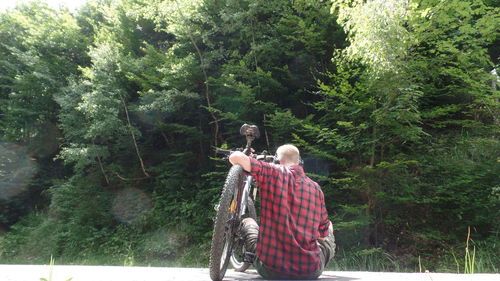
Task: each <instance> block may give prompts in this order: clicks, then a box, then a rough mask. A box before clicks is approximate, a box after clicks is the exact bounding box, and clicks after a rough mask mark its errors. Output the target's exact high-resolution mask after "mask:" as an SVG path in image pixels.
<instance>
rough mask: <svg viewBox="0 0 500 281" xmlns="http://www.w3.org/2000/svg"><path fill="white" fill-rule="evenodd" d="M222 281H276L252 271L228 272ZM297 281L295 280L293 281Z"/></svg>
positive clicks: (326, 280) (342, 280)
mask: <svg viewBox="0 0 500 281" xmlns="http://www.w3.org/2000/svg"><path fill="white" fill-rule="evenodd" d="M358 279H359V278H354V277H347V276H340V275H330V274H323V275H321V276H320V277H319V278H318V279H317V280H319V281H354V280H358ZM224 281H276V280H268V279H264V278H262V277H261V276H260V275H259V274H257V272H256V271H254V270H249V271H247V272H245V273H242V272H234V271H231V272H228V273H227V274H226V277H225V278H224ZM294 281H297V280H294ZM298 281H306V280H298Z"/></svg>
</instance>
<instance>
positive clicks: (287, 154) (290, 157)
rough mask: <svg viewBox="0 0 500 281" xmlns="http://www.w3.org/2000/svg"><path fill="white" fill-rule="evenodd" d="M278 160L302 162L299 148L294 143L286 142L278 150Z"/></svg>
mask: <svg viewBox="0 0 500 281" xmlns="http://www.w3.org/2000/svg"><path fill="white" fill-rule="evenodd" d="M276 156H277V157H278V160H279V161H280V162H281V163H283V162H285V163H291V164H295V165H298V164H299V163H300V152H299V149H298V148H297V147H296V146H295V145H293V144H284V145H282V146H280V147H278V149H277V150H276Z"/></svg>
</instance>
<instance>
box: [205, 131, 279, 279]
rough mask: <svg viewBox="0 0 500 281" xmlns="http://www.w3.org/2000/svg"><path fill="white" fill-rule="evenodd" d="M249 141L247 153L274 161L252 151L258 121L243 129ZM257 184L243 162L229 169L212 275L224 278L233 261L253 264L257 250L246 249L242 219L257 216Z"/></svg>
mask: <svg viewBox="0 0 500 281" xmlns="http://www.w3.org/2000/svg"><path fill="white" fill-rule="evenodd" d="M240 134H242V135H244V136H245V137H246V140H247V145H246V147H245V149H244V150H243V153H245V154H246V155H249V156H251V157H254V158H256V159H257V160H260V161H266V162H273V161H274V159H275V157H274V156H271V155H268V154H267V153H266V152H265V151H264V152H263V153H262V154H260V155H254V154H252V151H253V149H252V147H251V146H252V142H253V141H254V139H255V138H258V137H259V136H260V133H259V129H258V128H257V126H255V125H247V124H244V125H243V126H242V127H241V129H240ZM232 152H234V151H231V150H222V149H219V150H217V153H220V154H224V155H226V156H229V155H230V154H231V153H232ZM256 192H257V186H256V185H255V181H254V180H253V177H252V176H251V175H248V174H246V173H245V172H244V171H243V168H242V167H241V166H239V165H234V166H232V167H231V169H230V170H229V172H228V175H227V177H226V181H225V183H224V188H223V189H222V194H221V197H220V201H219V204H217V205H216V207H215V209H216V211H217V214H216V216H215V219H214V231H213V235H212V245H211V249H210V266H209V267H210V278H211V279H212V280H213V281H220V280H222V278H224V275H225V274H226V270H227V268H228V266H229V263H231V265H232V266H233V268H234V270H235V271H240V272H243V271H245V270H246V269H248V267H249V266H250V265H251V264H252V261H253V259H254V254H253V253H250V252H247V251H246V249H245V241H244V238H243V237H241V235H240V233H239V227H240V223H241V221H242V220H243V219H244V218H245V217H252V218H254V219H255V220H257V212H256V208H255V199H256Z"/></svg>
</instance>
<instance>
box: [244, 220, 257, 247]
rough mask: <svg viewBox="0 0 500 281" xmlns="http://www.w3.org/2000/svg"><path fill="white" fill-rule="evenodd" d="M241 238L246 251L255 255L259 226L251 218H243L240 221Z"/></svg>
mask: <svg viewBox="0 0 500 281" xmlns="http://www.w3.org/2000/svg"><path fill="white" fill-rule="evenodd" d="M240 231H241V236H242V237H243V239H244V241H245V248H246V249H247V251H249V252H252V253H255V249H256V248H257V239H258V237H259V225H258V224H257V222H256V221H255V220H254V219H253V218H245V219H243V220H242V221H241V230H240Z"/></svg>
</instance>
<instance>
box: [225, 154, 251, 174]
mask: <svg viewBox="0 0 500 281" xmlns="http://www.w3.org/2000/svg"><path fill="white" fill-rule="evenodd" d="M229 162H231V164H233V165H240V166H241V167H242V168H243V170H245V171H247V172H250V171H251V170H252V165H251V164H250V157H248V156H247V155H245V153H243V152H241V151H236V152H233V153H231V155H230V156H229Z"/></svg>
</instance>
